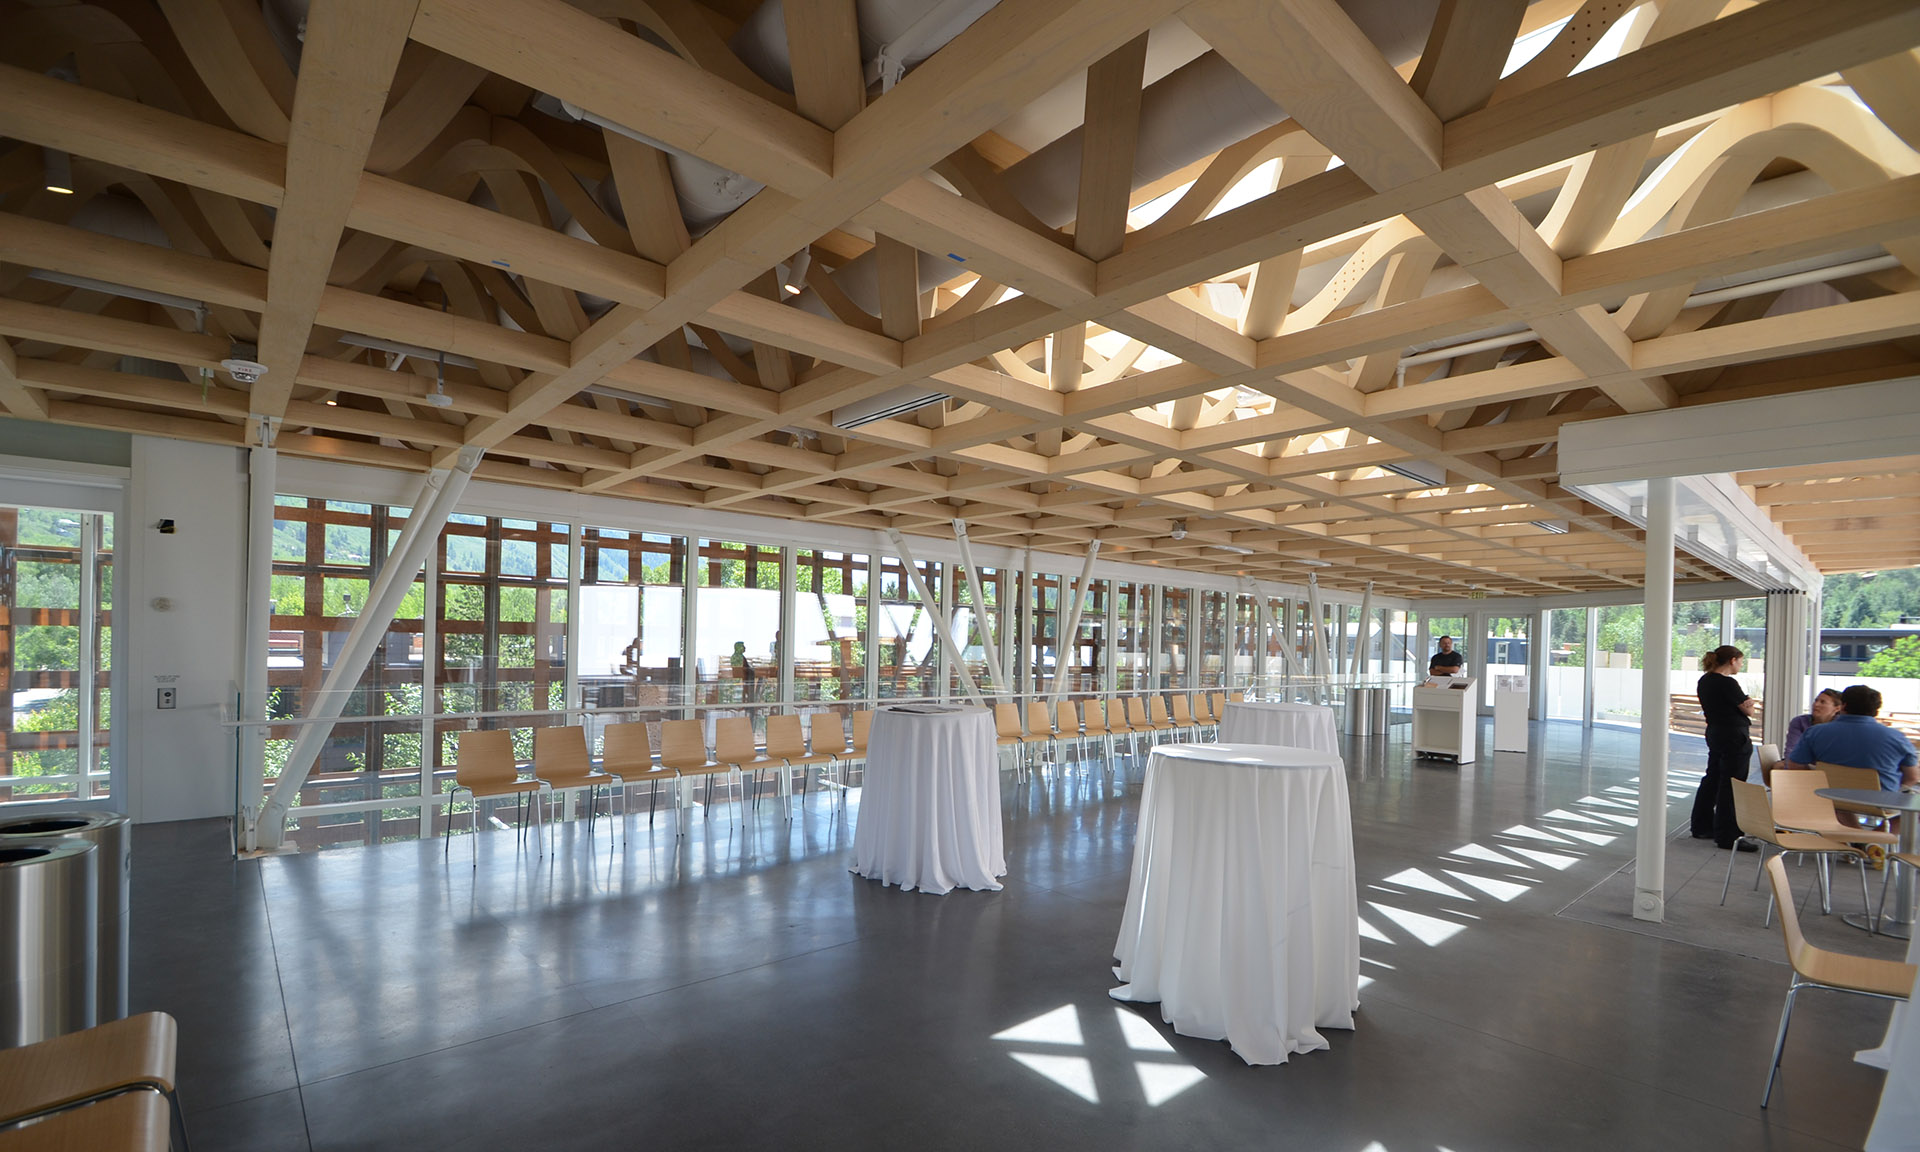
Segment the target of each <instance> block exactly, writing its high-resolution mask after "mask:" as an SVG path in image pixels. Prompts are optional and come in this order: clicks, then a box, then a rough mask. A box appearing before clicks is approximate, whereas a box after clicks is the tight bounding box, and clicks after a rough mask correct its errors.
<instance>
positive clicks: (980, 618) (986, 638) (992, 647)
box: [953, 519, 1007, 692]
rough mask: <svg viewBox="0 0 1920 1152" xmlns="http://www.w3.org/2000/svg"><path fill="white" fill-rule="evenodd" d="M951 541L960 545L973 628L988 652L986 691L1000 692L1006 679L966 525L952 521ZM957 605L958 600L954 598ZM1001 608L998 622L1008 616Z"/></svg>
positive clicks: (1004, 609)
mask: <svg viewBox="0 0 1920 1152" xmlns="http://www.w3.org/2000/svg"><path fill="white" fill-rule="evenodd" d="M953 538H954V539H955V540H957V541H959V542H960V563H961V565H962V566H963V569H964V571H965V573H966V585H967V589H968V592H969V597H970V599H971V602H972V604H973V619H974V626H975V627H977V628H979V629H980V645H981V647H983V648H985V649H986V653H987V690H988V691H989V692H1003V691H1005V690H1006V677H1005V676H1003V675H1002V674H1001V665H1000V645H999V644H997V643H995V641H994V636H993V624H994V622H993V621H992V620H990V619H988V617H987V589H986V585H985V584H983V583H982V582H981V580H980V566H979V565H977V564H975V563H974V562H973V545H972V544H971V543H970V542H969V541H968V540H967V522H966V521H965V520H960V519H955V520H954V522H953ZM954 602H955V603H959V597H958V596H955V597H954ZM999 607H1000V619H1001V620H1005V619H1006V616H1007V609H1006V605H1004V604H1002V605H1000V606H999Z"/></svg>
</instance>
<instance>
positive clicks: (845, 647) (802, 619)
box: [793, 548, 991, 700]
mask: <svg viewBox="0 0 1920 1152" xmlns="http://www.w3.org/2000/svg"><path fill="white" fill-rule="evenodd" d="M793 562H794V605H793V631H794V637H793V689H794V696H795V698H797V699H800V700H864V699H866V695H867V640H866V636H867V611H868V607H867V602H868V598H867V571H868V568H867V558H866V557H865V556H864V555H861V554H859V553H854V552H828V551H822V550H818V549H813V548H802V549H799V550H798V551H796V552H795V553H794V560H793ZM989 602H991V598H989Z"/></svg>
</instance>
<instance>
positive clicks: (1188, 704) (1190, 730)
mask: <svg viewBox="0 0 1920 1152" xmlns="http://www.w3.org/2000/svg"><path fill="white" fill-rule="evenodd" d="M1202 699H1204V697H1202ZM1173 726H1174V728H1175V730H1177V731H1181V732H1186V733H1187V734H1189V735H1190V736H1192V737H1193V739H1195V740H1196V741H1197V740H1199V739H1200V721H1199V720H1197V719H1195V718H1194V715H1193V702H1192V697H1190V696H1188V695H1187V694H1186V693H1185V692H1180V693H1176V694H1175V695H1174V697H1173Z"/></svg>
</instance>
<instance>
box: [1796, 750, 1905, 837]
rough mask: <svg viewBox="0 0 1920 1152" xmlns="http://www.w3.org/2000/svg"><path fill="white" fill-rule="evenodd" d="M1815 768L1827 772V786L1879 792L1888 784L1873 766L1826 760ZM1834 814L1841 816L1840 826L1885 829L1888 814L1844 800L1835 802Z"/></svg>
mask: <svg viewBox="0 0 1920 1152" xmlns="http://www.w3.org/2000/svg"><path fill="white" fill-rule="evenodd" d="M1814 768H1816V769H1817V770H1819V771H1821V772H1825V773H1826V774H1827V787H1829V788H1850V789H1854V790H1857V791H1860V792H1878V791H1880V790H1881V789H1882V788H1885V787H1886V785H1885V784H1883V783H1882V782H1881V780H1880V773H1878V772H1875V771H1874V770H1873V769H1871V768H1851V767H1848V766H1847V765H1845V764H1829V763H1827V762H1826V761H1825V760H1822V761H1820V762H1819V763H1818V764H1815V765H1814ZM1833 809H1834V815H1835V816H1837V817H1839V819H1840V826H1841V827H1843V828H1851V827H1856V826H1860V825H1864V826H1866V827H1869V828H1878V829H1880V830H1881V831H1885V830H1886V827H1887V814H1886V813H1885V812H1883V811H1881V810H1880V809H1878V808H1859V807H1856V806H1854V805H1851V804H1846V803H1845V802H1844V801H1839V802H1835V803H1834V805H1833Z"/></svg>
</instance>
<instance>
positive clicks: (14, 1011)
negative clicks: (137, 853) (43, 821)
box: [0, 840, 100, 1048]
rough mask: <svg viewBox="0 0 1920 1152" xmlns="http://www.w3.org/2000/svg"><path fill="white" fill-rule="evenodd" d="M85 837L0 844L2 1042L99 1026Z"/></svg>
mask: <svg viewBox="0 0 1920 1152" xmlns="http://www.w3.org/2000/svg"><path fill="white" fill-rule="evenodd" d="M99 855H100V850H99V849H98V848H95V847H94V846H93V845H92V844H91V843H89V842H87V841H85V840H38V841H26V842H15V843H11V844H3V845H0V1048H15V1047H18V1046H20V1045H22V1044H37V1043H39V1042H40V1041H42V1040H48V1039H51V1038H53V1037H55V1036H61V1035H65V1034H66V1033H68V1032H77V1031H79V1030H80V1029H82V1028H91V1027H93V1025H94V1012H93V995H94V982H95V980H94V932H95V930H96V925H97V923H98V917H97V916H96V913H95V908H94V900H95V896H96V893H97V891H98V888H99V881H98V879H97V878H96V877H95V875H94V869H95V866H96V862H97V860H98V859H99Z"/></svg>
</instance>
